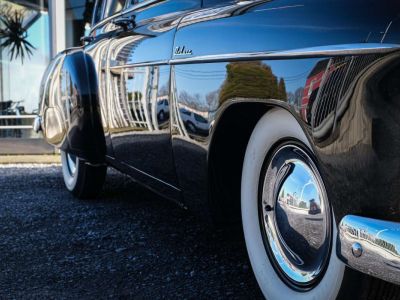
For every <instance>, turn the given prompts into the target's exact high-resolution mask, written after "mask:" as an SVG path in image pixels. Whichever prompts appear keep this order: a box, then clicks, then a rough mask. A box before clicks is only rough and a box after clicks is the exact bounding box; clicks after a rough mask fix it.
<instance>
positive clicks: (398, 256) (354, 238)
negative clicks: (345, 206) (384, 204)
mask: <svg viewBox="0 0 400 300" xmlns="http://www.w3.org/2000/svg"><path fill="white" fill-rule="evenodd" d="M336 250H337V256H338V257H339V258H340V259H341V260H342V261H343V262H344V263H346V264H347V265H348V266H350V267H352V268H353V269H355V270H358V271H360V272H362V273H365V274H368V275H371V276H374V277H378V278H380V279H383V280H386V281H389V282H391V283H394V284H400V223H397V222H389V221H382V220H376V219H370V218H364V217H359V216H353V215H347V216H345V217H344V218H343V219H342V221H341V222H340V224H339V229H338V243H337V249H336Z"/></svg>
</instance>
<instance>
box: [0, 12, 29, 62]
mask: <svg viewBox="0 0 400 300" xmlns="http://www.w3.org/2000/svg"><path fill="white" fill-rule="evenodd" d="M23 22H24V12H23V11H18V10H11V9H5V10H2V11H1V12H0V27H1V28H0V40H4V41H3V42H2V43H1V44H0V47H4V48H9V51H8V53H9V56H10V60H13V59H16V58H18V57H20V58H21V62H22V63H23V62H24V58H25V57H26V56H28V57H30V56H31V55H32V54H33V53H32V50H34V49H36V48H35V47H34V46H33V45H32V44H31V43H30V42H29V41H28V40H27V38H28V34H27V30H26V28H24V26H23Z"/></svg>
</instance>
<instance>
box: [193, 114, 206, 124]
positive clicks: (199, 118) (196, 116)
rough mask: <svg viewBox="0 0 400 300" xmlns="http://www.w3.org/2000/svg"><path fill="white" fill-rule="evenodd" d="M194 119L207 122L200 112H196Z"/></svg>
mask: <svg viewBox="0 0 400 300" xmlns="http://www.w3.org/2000/svg"><path fill="white" fill-rule="evenodd" d="M194 119H195V120H196V121H197V122H200V123H207V120H206V119H205V118H203V117H202V116H200V115H198V114H194Z"/></svg>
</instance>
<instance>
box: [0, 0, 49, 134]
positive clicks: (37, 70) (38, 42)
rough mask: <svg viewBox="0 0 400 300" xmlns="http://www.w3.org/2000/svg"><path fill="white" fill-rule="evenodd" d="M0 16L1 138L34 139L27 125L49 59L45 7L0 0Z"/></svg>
mask: <svg viewBox="0 0 400 300" xmlns="http://www.w3.org/2000/svg"><path fill="white" fill-rule="evenodd" d="M46 2H47V1H46ZM0 18H1V19H0V45H1V46H0V137H13V138H14V137H18V138H36V137H39V135H36V134H34V133H33V131H32V130H31V129H30V128H29V126H30V125H31V124H32V115H33V114H34V113H36V112H37V108H38V99H39V86H40V81H41V78H42V74H43V72H44V70H45V68H46V66H47V64H48V62H49V59H50V57H49V56H50V55H49V53H50V50H49V49H50V44H49V16H48V7H47V5H46V4H45V1H43V0H42V1H26V0H25V1H6V0H2V1H0ZM11 24H14V26H10V25H11ZM15 37H17V41H16V39H15ZM19 43H20V44H21V45H22V46H21V47H18V44H19Z"/></svg>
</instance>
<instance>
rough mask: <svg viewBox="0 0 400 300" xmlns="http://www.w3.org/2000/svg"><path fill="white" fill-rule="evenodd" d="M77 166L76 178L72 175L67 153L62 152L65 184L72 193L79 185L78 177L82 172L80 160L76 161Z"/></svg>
mask: <svg viewBox="0 0 400 300" xmlns="http://www.w3.org/2000/svg"><path fill="white" fill-rule="evenodd" d="M77 160H78V158H77ZM75 165H76V170H75V174H74V176H72V175H71V174H70V171H69V167H68V157H67V153H66V152H65V151H61V167H62V173H63V178H64V183H65V186H66V187H67V189H68V190H69V191H70V192H73V191H74V190H75V189H76V186H77V183H78V175H79V172H80V168H79V165H80V164H79V160H78V161H76V164H75Z"/></svg>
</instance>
